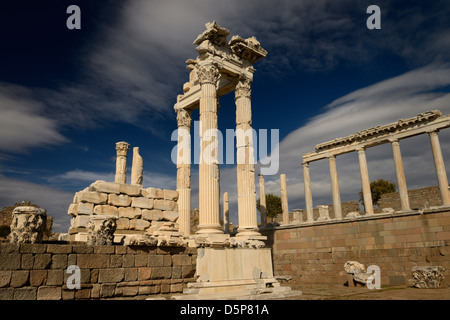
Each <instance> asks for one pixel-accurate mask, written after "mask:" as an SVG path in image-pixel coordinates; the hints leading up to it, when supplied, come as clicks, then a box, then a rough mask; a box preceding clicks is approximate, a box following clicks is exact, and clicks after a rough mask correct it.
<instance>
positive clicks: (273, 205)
mask: <svg viewBox="0 0 450 320" xmlns="http://www.w3.org/2000/svg"><path fill="white" fill-rule="evenodd" d="M256 209H258V211H259V212H261V204H260V199H258V200H257V201H256ZM282 211H283V209H282V208H281V198H280V197H279V196H277V195H276V194H273V193H268V194H266V215H267V217H268V218H272V219H273V218H275V217H276V216H277V215H278V214H280V213H281V212H282Z"/></svg>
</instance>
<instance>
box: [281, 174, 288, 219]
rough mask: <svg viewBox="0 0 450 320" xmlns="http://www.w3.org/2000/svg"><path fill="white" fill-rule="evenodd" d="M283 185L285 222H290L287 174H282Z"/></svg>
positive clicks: (282, 197) (282, 198) (282, 203)
mask: <svg viewBox="0 0 450 320" xmlns="http://www.w3.org/2000/svg"><path fill="white" fill-rule="evenodd" d="M280 186H281V208H282V210H283V224H289V207H288V195H287V185H286V175H285V174H281V175H280Z"/></svg>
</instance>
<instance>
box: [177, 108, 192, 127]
mask: <svg viewBox="0 0 450 320" xmlns="http://www.w3.org/2000/svg"><path fill="white" fill-rule="evenodd" d="M176 112H177V124H178V127H188V128H190V127H191V122H192V112H191V111H188V110H186V109H178V110H176Z"/></svg>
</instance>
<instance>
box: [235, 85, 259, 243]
mask: <svg viewBox="0 0 450 320" xmlns="http://www.w3.org/2000/svg"><path fill="white" fill-rule="evenodd" d="M250 84H251V82H250V81H249V80H246V79H244V80H239V81H238V83H237V85H236V90H235V103H236V148H237V152H236V155H237V191H238V215H239V228H238V234H237V235H236V236H238V237H239V236H242V237H248V236H260V233H259V232H258V221H257V213H256V186H255V164H254V154H253V131H252V109H251V97H250V95H251V90H250Z"/></svg>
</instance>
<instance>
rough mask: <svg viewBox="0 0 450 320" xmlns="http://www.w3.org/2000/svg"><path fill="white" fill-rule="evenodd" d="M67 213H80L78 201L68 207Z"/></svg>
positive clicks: (73, 215)
mask: <svg viewBox="0 0 450 320" xmlns="http://www.w3.org/2000/svg"><path fill="white" fill-rule="evenodd" d="M67 214H68V215H70V216H72V217H75V216H76V215H77V214H78V203H71V204H70V205H69V209H67Z"/></svg>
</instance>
